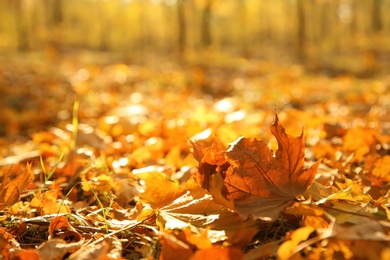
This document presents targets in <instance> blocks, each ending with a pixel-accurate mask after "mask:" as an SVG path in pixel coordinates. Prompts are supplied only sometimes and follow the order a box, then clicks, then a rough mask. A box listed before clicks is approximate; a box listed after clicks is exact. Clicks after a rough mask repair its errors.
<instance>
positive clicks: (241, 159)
mask: <svg viewBox="0 0 390 260" xmlns="http://www.w3.org/2000/svg"><path fill="white" fill-rule="evenodd" d="M271 132H272V134H273V135H274V136H275V137H276V140H277V142H278V150H277V151H276V153H275V154H274V153H273V152H272V151H271V150H270V149H269V147H268V146H267V144H266V143H264V142H262V141H258V140H256V139H255V138H244V137H242V138H239V139H238V140H236V141H235V142H234V143H233V144H231V146H230V148H229V149H228V150H227V151H226V152H224V151H223V150H222V148H221V145H219V143H218V142H217V141H214V143H213V144H212V146H211V147H210V148H206V147H203V146H202V145H200V144H197V143H194V157H195V159H196V160H198V161H199V174H198V175H197V180H198V182H199V183H200V184H201V186H202V187H203V188H205V189H207V190H209V191H210V192H211V193H212V194H213V196H215V197H216V198H218V197H221V194H222V195H223V197H225V198H227V199H228V200H230V201H233V203H234V210H235V211H236V212H238V213H239V214H241V215H242V216H244V217H248V216H249V215H251V216H252V217H254V218H259V219H264V220H275V219H276V218H277V217H278V215H279V213H280V212H281V211H283V210H284V209H285V208H286V207H287V206H288V205H290V203H291V202H292V201H293V200H294V199H295V198H296V196H297V195H300V194H302V193H303V192H304V191H305V190H306V189H307V188H308V187H309V186H310V185H311V183H312V182H313V179H314V177H315V174H316V171H317V168H318V166H319V163H320V161H318V162H316V163H315V164H314V165H312V167H311V168H309V169H304V150H305V147H304V139H303V134H302V135H301V136H299V137H292V136H289V135H287V134H286V133H285V130H284V128H283V126H282V125H281V124H280V122H279V120H278V117H277V116H276V118H275V121H274V123H273V124H272V126H271ZM215 174H217V175H218V174H220V175H221V176H222V177H223V180H224V182H223V186H222V184H217V185H216V184H215V181H213V180H214V179H215V180H218V178H213V175H215ZM215 185H216V186H219V190H218V189H217V190H215V189H214V190H213V191H211V187H213V186H215ZM219 202H220V201H219ZM224 205H226V206H228V207H229V205H228V204H227V202H224Z"/></svg>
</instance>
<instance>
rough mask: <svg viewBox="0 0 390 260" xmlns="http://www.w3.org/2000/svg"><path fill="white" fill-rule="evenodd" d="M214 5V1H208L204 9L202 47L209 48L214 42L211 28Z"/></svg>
mask: <svg viewBox="0 0 390 260" xmlns="http://www.w3.org/2000/svg"><path fill="white" fill-rule="evenodd" d="M212 4H213V0H206V1H205V5H204V7H203V12H202V20H201V28H200V30H201V44H202V47H209V46H210V45H211V42H212V38H211V28H210V20H211V7H212Z"/></svg>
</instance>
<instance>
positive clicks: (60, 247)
mask: <svg viewBox="0 0 390 260" xmlns="http://www.w3.org/2000/svg"><path fill="white" fill-rule="evenodd" d="M83 243H84V240H80V241H79V242H76V243H66V242H65V241H64V240H62V239H58V238H56V239H51V240H48V241H47V242H45V243H42V244H41V245H40V246H39V247H38V248H37V249H36V250H37V251H38V253H39V256H40V259H45V260H60V259H63V257H64V256H65V254H67V253H68V252H73V251H75V250H77V249H79V248H80V247H81V246H82V245H83Z"/></svg>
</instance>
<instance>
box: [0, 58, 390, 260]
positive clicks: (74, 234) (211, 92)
mask: <svg viewBox="0 0 390 260" xmlns="http://www.w3.org/2000/svg"><path fill="white" fill-rule="evenodd" d="M202 59H203V60H207V61H208V62H207V63H205V62H199V61H192V62H191V63H187V64H185V65H184V63H175V62H168V61H163V60H160V61H157V60H154V61H151V62H147V61H145V62H144V63H142V64H141V63H133V62H131V61H130V60H126V61H123V60H122V61H120V62H119V61H118V59H117V58H113V56H110V55H107V54H96V53H95V54H92V53H87V52H86V53H77V54H75V55H67V56H64V57H60V56H55V55H54V56H50V55H49V56H47V55H46V56H42V55H41V54H28V55H23V56H22V55H20V56H18V57H14V58H12V59H5V58H4V59H1V62H0V111H2V112H1V113H0V180H1V184H0V220H1V227H0V251H1V252H2V255H3V259H38V257H40V258H42V259H64V257H65V258H69V259H76V258H77V259H79V258H84V259H91V258H92V257H94V258H95V259H156V258H157V259H189V258H191V259H202V258H203V259H205V256H207V259H248V260H249V259H270V258H271V259H272V258H275V257H276V258H278V259H290V258H292V259H307V258H310V259H351V258H354V259H389V258H390V222H389V220H390V211H389V206H390V194H389V186H390V185H389V183H390V109H389V108H390V77H388V76H386V75H385V74H384V75H382V76H377V77H375V78H364V79H363V78H357V77H354V76H353V75H350V74H341V75H339V76H337V77H328V76H325V75H321V74H310V73H308V72H306V71H305V69H304V67H302V66H299V65H292V64H290V65H278V64H275V63H272V62H266V61H258V60H247V59H242V58H237V59H222V58H220V57H219V58H215V57H213V56H212V55H210V56H209V57H202ZM119 60H120V59H119ZM199 60H200V59H199ZM284 129H285V131H284ZM302 132H303V135H301V134H302ZM286 133H287V134H286ZM242 136H243V137H245V138H241V137H242ZM273 136H274V137H275V138H274V137H273ZM229 144H230V145H229ZM274 151H276V152H274ZM310 166H311V168H309V169H307V168H308V167H310ZM362 245H364V246H362ZM367 248H370V249H372V250H367ZM34 257H35V258H34Z"/></svg>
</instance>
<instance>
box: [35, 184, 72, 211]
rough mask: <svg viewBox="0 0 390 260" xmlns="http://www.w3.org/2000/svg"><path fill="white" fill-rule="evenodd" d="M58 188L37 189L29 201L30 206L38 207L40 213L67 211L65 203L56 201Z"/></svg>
mask: <svg viewBox="0 0 390 260" xmlns="http://www.w3.org/2000/svg"><path fill="white" fill-rule="evenodd" d="M59 192H60V191H59V190H48V191H45V192H44V193H43V194H42V192H41V191H38V192H37V193H36V194H35V196H34V198H33V199H32V200H31V202H30V206H31V207H35V208H38V209H40V211H41V213H42V214H54V213H69V212H70V210H69V208H68V206H67V205H66V204H64V203H63V202H60V201H57V197H58V194H59Z"/></svg>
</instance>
